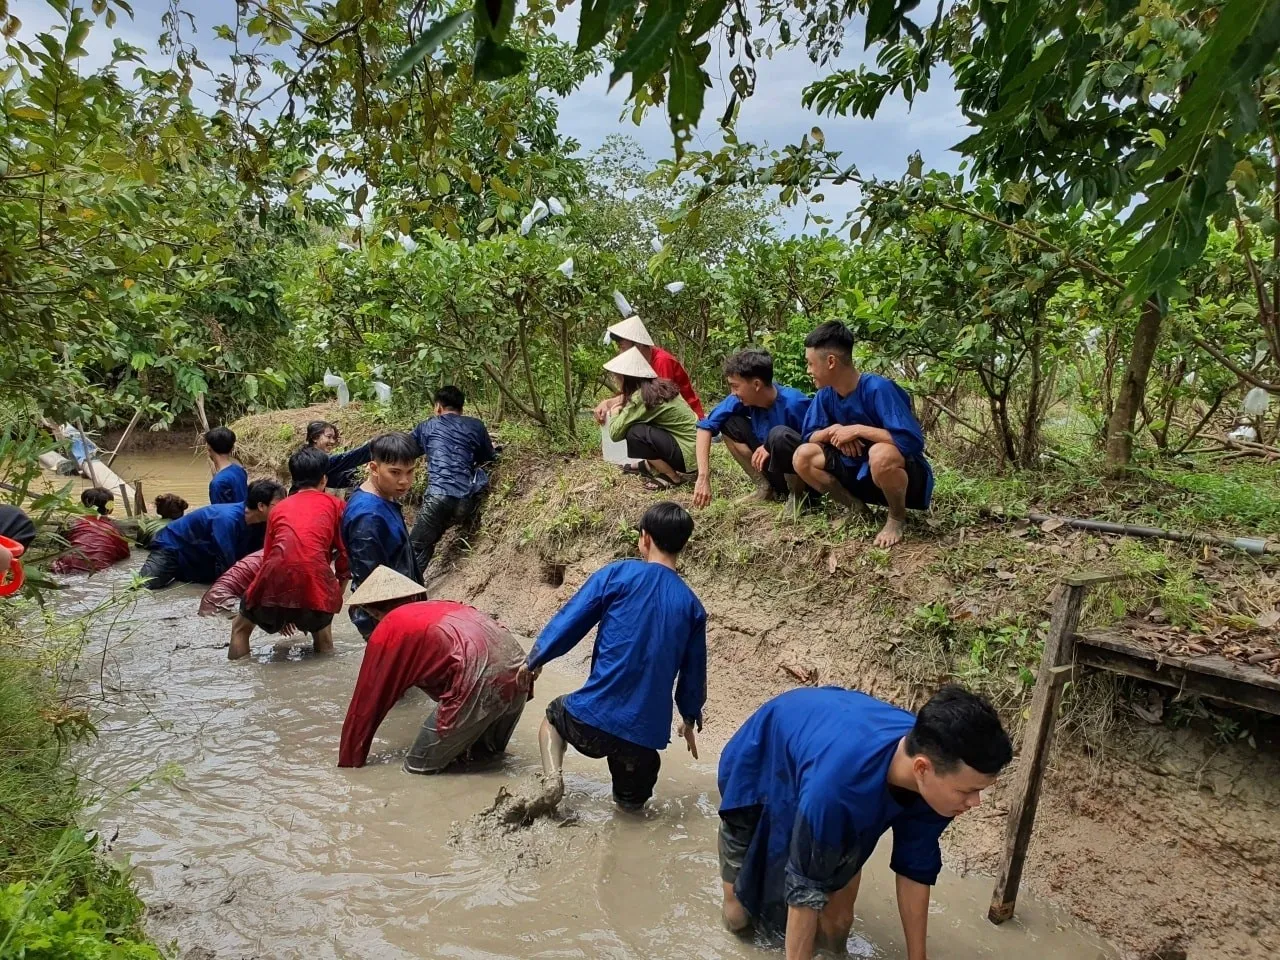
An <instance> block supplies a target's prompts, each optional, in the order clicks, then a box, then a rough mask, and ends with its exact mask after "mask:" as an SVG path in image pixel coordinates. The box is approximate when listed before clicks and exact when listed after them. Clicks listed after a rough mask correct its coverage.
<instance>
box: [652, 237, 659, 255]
mask: <svg viewBox="0 0 1280 960" xmlns="http://www.w3.org/2000/svg"><path fill="white" fill-rule="evenodd" d="M649 247H650V249H651V250H653V252H654V253H661V252H662V241H661V240H660V239H659V238H658V237H654V238H653V239H652V240H650V241H649Z"/></svg>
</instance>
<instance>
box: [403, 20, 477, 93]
mask: <svg viewBox="0 0 1280 960" xmlns="http://www.w3.org/2000/svg"><path fill="white" fill-rule="evenodd" d="M470 16H471V11H470V10H463V11H461V12H460V13H454V14H450V15H449V16H447V17H445V18H444V19H443V20H437V21H436V22H435V23H433V24H431V26H429V27H427V29H426V30H424V31H422V35H421V36H420V37H418V39H417V40H416V41H414V44H413V46H411V47H410V48H409V49H408V50H406V51H405V52H404V54H403V55H402V56H401V57H400V59H399V60H398V61H397V62H396V65H395V66H393V67H392V68H391V69H390V71H388V73H387V76H388V77H389V78H391V79H392V80H398V79H399V78H400V77H403V76H406V75H407V74H408V73H409V72H410V71H411V70H412V69H413V68H414V67H416V66H417V65H418V64H419V63H421V62H422V60H423V59H424V58H425V57H427V56H428V55H429V54H430V53H431V52H432V51H433V50H435V49H436V47H438V46H440V44H442V43H444V42H445V41H446V40H448V39H449V38H450V37H452V36H453V35H454V34H455V33H457V32H458V30H459V29H461V27H462V25H463V24H464V23H466V22H467V19H468V18H469V17H470Z"/></svg>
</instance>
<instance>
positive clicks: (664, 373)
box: [649, 347, 706, 420]
mask: <svg viewBox="0 0 1280 960" xmlns="http://www.w3.org/2000/svg"><path fill="white" fill-rule="evenodd" d="M649 366H651V367H653V372H654V373H656V374H657V375H658V376H660V377H661V378H662V379H663V380H670V381H671V382H672V383H674V384H675V385H676V386H677V387H679V388H680V396H682V397H684V399H685V402H686V403H688V404H689V406H691V407H693V412H694V413H696V414H697V415H698V419H699V420H702V419H703V418H705V417H706V414H705V413H703V412H702V401H701V400H699V399H698V394H697V393H696V392H695V391H694V389H693V384H692V383H690V382H689V374H687V373H685V372H684V367H682V366H681V365H680V361H679V360H677V359H676V358H675V357H673V356H672V355H671V354H669V353H667V351H665V350H663V349H662V348H661V347H654V348H653V349H652V351H651V353H650V355H649Z"/></svg>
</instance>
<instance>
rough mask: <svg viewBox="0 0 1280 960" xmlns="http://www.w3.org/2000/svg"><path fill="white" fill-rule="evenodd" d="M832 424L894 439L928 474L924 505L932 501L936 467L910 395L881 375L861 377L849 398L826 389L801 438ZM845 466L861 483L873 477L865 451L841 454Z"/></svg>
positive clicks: (820, 393)
mask: <svg viewBox="0 0 1280 960" xmlns="http://www.w3.org/2000/svg"><path fill="white" fill-rule="evenodd" d="M832 424H839V425H841V426H852V425H853V424H862V425H864V426H868V427H878V428H880V429H881V430H888V431H889V435H890V436H891V437H893V443H894V446H896V447H897V448H898V450H899V451H901V453H902V456H903V457H905V458H906V459H908V460H912V459H915V460H918V461H919V462H920V463H921V464H922V465H923V466H924V468H925V471H926V473H927V474H928V482H927V486H926V488H925V497H924V501H925V505H926V506H927V505H928V503H929V501H930V499H932V497H933V467H931V466H930V465H929V461H928V460H927V459H926V458H925V455H924V431H923V430H922V429H920V421H919V420H917V419H916V415H915V414H914V413H912V412H911V397H910V396H909V395H908V394H907V391H905V390H903V389H902V387H900V386H898V384H896V383H894V382H893V381H892V380H890V379H888V378H887V377H882V376H880V375H879V374H878V373H864V374H862V375H860V376H859V377H858V385H857V386H856V387H854V389H853V392H852V393H851V394H849V395H848V396H847V397H842V396H840V394H838V393H836V390H835V387H823V388H822V389H821V390H819V391H818V392H817V393H816V394H814V397H813V402H812V403H811V404H809V412H808V413H807V414H806V415H805V418H804V427H803V428H802V429H801V430H800V435H801V436H802V437H803V438H804V439H805V440H808V439H809V437H810V436H811V435H812V434H813V433H814V432H815V431H818V430H821V429H823V428H824V427H829V426H831V425H832ZM840 459H841V460H843V461H844V462H845V464H846V465H848V466H851V467H853V468H855V469H856V470H857V476H858V479H859V480H862V479H865V478H866V477H867V476H869V475H870V473H871V464H870V462H869V461H868V459H867V451H866V449H863V451H862V455H861V456H859V457H849V456H846V455H845V454H843V453H842V454H840Z"/></svg>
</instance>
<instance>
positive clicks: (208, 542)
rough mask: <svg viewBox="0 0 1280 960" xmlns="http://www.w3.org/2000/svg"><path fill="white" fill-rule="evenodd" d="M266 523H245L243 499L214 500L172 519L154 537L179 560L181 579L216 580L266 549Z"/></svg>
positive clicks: (160, 547)
mask: <svg viewBox="0 0 1280 960" xmlns="http://www.w3.org/2000/svg"><path fill="white" fill-rule="evenodd" d="M266 530H267V525H266V524H265V523H255V524H254V525H253V526H250V525H249V524H247V523H245V520H244V504H243V503H213V504H210V505H209V506H207V507H199V508H198V509H195V510H192V511H191V512H190V513H188V514H186V515H184V516H181V517H179V518H178V519H177V520H171V521H169V523H168V524H166V525H165V528H164V529H163V530H161V531H160V532H159V533H157V534H156V535H155V537H154V538H153V539H152V541H151V549H152V551H160V550H167V551H169V552H170V553H172V554H173V555H174V556H175V557H176V559H177V561H178V576H177V579H179V580H182V581H185V582H186V583H213V581H215V580H217V579H218V577H220V576H222V575H223V574H224V573H226V572H227V571H228V570H230V569H231V567H232V566H233V565H234V564H235V563H236V561H237V560H241V559H243V558H244V557H246V556H248V555H249V554H251V553H253V551H255V550H261V549H262V537H263V534H264V533H266Z"/></svg>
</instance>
